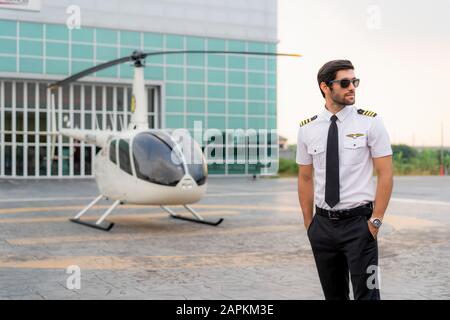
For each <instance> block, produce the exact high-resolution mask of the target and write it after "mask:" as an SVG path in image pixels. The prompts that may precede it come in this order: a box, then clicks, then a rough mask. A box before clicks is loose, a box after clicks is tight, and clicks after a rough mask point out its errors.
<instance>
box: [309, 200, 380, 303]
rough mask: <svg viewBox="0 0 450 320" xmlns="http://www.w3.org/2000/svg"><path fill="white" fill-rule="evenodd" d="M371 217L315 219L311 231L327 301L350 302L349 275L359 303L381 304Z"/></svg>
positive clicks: (315, 216) (320, 217)
mask: <svg viewBox="0 0 450 320" xmlns="http://www.w3.org/2000/svg"><path fill="white" fill-rule="evenodd" d="M367 211H368V213H367V216H355V217H351V218H347V219H341V220H330V219H329V218H328V217H324V216H319V215H317V214H316V215H314V218H313V221H312V222H311V224H310V226H309V227H308V231H307V233H308V237H309V241H310V243H311V247H312V251H313V254H314V259H315V261H316V266H317V271H318V272H319V278H320V283H321V285H322V289H323V292H324V294H325V299H326V300H349V299H350V296H349V273H350V276H351V283H352V288H353V295H354V298H355V300H379V299H380V290H379V282H378V280H379V274H378V245H377V240H376V239H375V238H374V237H373V236H372V234H371V233H370V230H369V226H368V225H367V220H368V219H369V217H370V215H371V213H372V209H370V208H368V209H367Z"/></svg>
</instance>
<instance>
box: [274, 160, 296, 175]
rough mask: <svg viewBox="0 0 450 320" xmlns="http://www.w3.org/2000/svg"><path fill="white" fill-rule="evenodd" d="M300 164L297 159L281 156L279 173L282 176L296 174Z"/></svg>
mask: <svg viewBox="0 0 450 320" xmlns="http://www.w3.org/2000/svg"><path fill="white" fill-rule="evenodd" d="M297 172H298V165H297V163H296V162H295V160H292V159H284V158H280V165H279V169H278V173H279V174H280V175H281V176H296V175H297Z"/></svg>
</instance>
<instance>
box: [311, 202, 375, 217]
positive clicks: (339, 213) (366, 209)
mask: <svg viewBox="0 0 450 320" xmlns="http://www.w3.org/2000/svg"><path fill="white" fill-rule="evenodd" d="M372 209H373V204H372V202H369V203H366V204H363V205H362V206H359V207H356V208H352V209H345V210H335V211H331V210H326V209H322V208H319V207H318V206H316V214H318V215H319V216H323V217H327V218H329V219H330V220H341V219H346V218H351V217H356V216H369V215H371V214H372Z"/></svg>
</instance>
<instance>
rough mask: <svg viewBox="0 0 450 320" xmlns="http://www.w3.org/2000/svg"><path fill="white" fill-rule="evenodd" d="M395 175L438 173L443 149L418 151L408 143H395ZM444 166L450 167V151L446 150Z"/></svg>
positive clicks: (393, 147) (393, 148)
mask: <svg viewBox="0 0 450 320" xmlns="http://www.w3.org/2000/svg"><path fill="white" fill-rule="evenodd" d="M392 150H393V152H394V155H393V159H394V174H395V175H438V174H439V170H440V165H441V151H440V150H433V149H425V150H422V151H417V150H415V149H413V148H411V147H409V146H406V145H393V146H392ZM444 167H445V168H447V171H448V170H449V169H450V152H449V151H444Z"/></svg>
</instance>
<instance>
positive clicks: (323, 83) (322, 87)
mask: <svg viewBox="0 0 450 320" xmlns="http://www.w3.org/2000/svg"><path fill="white" fill-rule="evenodd" d="M320 89H322V92H323V93H324V94H327V93H329V92H330V88H329V87H328V86H327V84H326V83H325V82H324V81H322V82H321V83H320Z"/></svg>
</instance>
